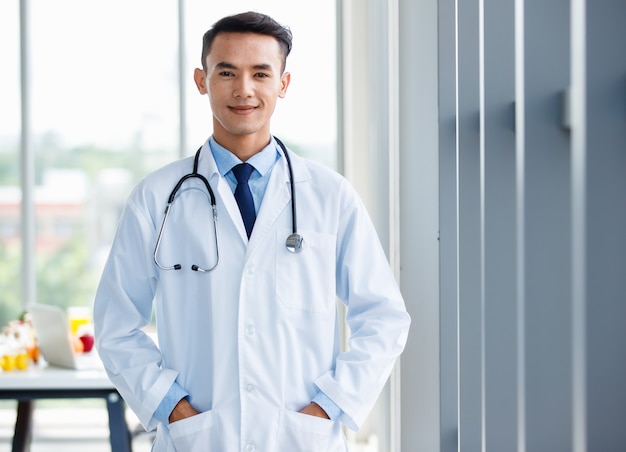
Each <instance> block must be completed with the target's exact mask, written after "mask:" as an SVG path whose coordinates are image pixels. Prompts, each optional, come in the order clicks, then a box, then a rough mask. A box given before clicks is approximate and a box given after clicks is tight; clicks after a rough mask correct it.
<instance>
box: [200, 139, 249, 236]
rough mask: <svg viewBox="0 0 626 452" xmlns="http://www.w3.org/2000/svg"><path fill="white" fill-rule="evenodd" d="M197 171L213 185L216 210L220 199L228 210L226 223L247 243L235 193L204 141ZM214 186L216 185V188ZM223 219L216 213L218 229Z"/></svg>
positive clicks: (222, 225) (222, 224)
mask: <svg viewBox="0 0 626 452" xmlns="http://www.w3.org/2000/svg"><path fill="white" fill-rule="evenodd" d="M198 171H199V172H200V174H206V175H207V177H208V179H209V183H210V184H211V187H213V190H215V192H216V193H215V194H216V196H217V197H218V198H219V199H218V200H217V203H218V210H219V203H220V201H221V202H222V203H223V205H224V207H225V209H226V212H228V216H229V217H230V218H229V220H230V225H228V227H231V226H232V227H234V228H235V229H236V230H237V232H238V233H239V237H240V238H241V240H242V242H243V243H247V242H248V235H247V234H246V228H245V226H244V224H243V219H242V218H241V212H240V211H239V206H238V205H237V201H236V200H235V195H234V194H233V192H232V190H231V188H230V185H228V182H227V181H226V180H225V179H224V178H223V177H221V176H220V174H219V171H218V169H217V164H216V163H215V159H214V158H213V154H212V153H211V148H210V147H209V144H208V142H205V143H204V145H203V146H202V151H201V153H200V162H199V164H198ZM215 187H217V190H216V188H215ZM224 220H225V219H223V218H222V217H220V216H219V215H218V220H217V227H218V229H219V228H220V227H226V225H225V224H224ZM218 233H219V231H218Z"/></svg>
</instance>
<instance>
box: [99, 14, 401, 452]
mask: <svg viewBox="0 0 626 452" xmlns="http://www.w3.org/2000/svg"><path fill="white" fill-rule="evenodd" d="M290 50H291V33H290V31H289V30H288V29H287V28H285V27H283V26H281V25H279V24H278V23H276V22H275V21H274V20H273V19H271V18H269V17H267V16H265V15H262V14H258V13H252V12H249V13H244V14H240V15H236V16H230V17H226V18H224V19H222V20H220V21H218V22H217V23H216V24H215V25H214V26H213V27H212V28H211V29H210V30H209V31H208V32H207V33H206V34H205V36H204V41H203V50H202V66H203V67H202V69H196V70H195V73H194V79H195V82H196V85H197V87H198V90H199V92H200V93H201V94H206V95H207V96H208V98H209V101H210V104H211V111H212V113H213V134H212V136H211V137H210V138H209V139H208V140H207V141H206V142H205V143H204V144H203V146H202V147H201V148H200V149H199V151H198V153H197V155H196V157H195V158H187V159H182V160H180V161H178V162H174V163H172V164H170V165H168V166H166V167H164V168H162V169H160V170H158V171H156V172H154V173H153V174H151V175H149V176H147V177H146V178H145V179H144V180H143V181H142V182H140V183H139V185H138V186H137V187H136V189H135V190H134V191H133V193H132V194H131V196H130V198H129V200H128V203H127V206H126V208H125V210H124V213H123V215H122V219H121V222H120V225H119V229H118V232H117V235H116V238H115V241H114V243H113V246H112V249H111V253H110V256H109V259H108V261H107V265H106V267H105V270H104V272H103V275H102V280H101V282H100V286H99V288H98V292H97V295H96V300H95V307H94V317H95V324H96V340H97V347H98V351H99V353H100V356H101V358H102V361H103V362H104V365H105V367H106V369H107V372H108V374H109V376H110V378H111V380H112V381H113V382H114V383H115V385H116V386H117V388H118V389H119V391H120V393H121V394H122V396H123V397H124V399H125V400H126V402H127V403H128V405H129V406H130V408H132V409H133V410H134V411H135V413H136V414H137V416H138V417H139V419H140V421H141V422H142V424H143V426H144V427H145V428H146V429H148V430H152V429H154V428H157V435H156V439H155V444H154V449H153V450H155V451H173V450H177V451H193V452H198V451H200V452H201V451H220V452H223V451H277V452H283V451H290V452H291V451H319V452H329V451H332V452H334V451H346V450H347V446H346V441H345V438H344V436H343V433H342V429H341V425H342V424H345V425H346V426H348V427H349V428H351V429H353V430H356V429H358V428H359V427H360V425H361V424H362V422H363V421H364V420H365V418H366V416H367V414H368V413H369V411H370V409H371V407H372V406H373V404H374V402H375V401H376V398H377V397H378V395H379V393H380V391H381V389H382V387H383V385H384V384H385V382H386V380H387V378H388V376H389V374H390V372H391V369H392V367H393V365H394V362H395V360H396V358H397V357H398V356H399V355H400V353H401V352H402V350H403V348H404V344H405V342H406V338H407V334H408V328H409V323H410V319H409V316H408V314H407V312H406V309H405V306H404V302H403V299H402V296H401V294H400V292H399V290H398V286H397V284H396V282H395V280H394V276H393V274H392V272H391V271H390V268H389V265H388V262H387V260H386V258H385V255H384V253H383V250H382V248H381V246H380V243H379V241H378V238H377V236H376V232H375V230H374V227H373V225H372V223H371V221H370V218H369V217H368V215H367V213H366V210H365V208H364V206H363V204H362V202H361V200H360V199H359V197H358V196H357V194H356V193H355V191H354V190H353V189H352V188H351V187H350V186H349V184H348V183H347V182H346V180H345V179H344V178H342V177H341V176H339V175H338V174H336V173H335V172H333V171H331V170H329V169H327V168H325V167H323V166H321V165H318V164H315V163H312V162H310V161H306V160H304V159H302V158H299V157H298V156H296V155H295V154H293V153H291V152H290V151H287V150H286V149H285V148H284V147H283V146H282V144H281V143H280V141H278V140H277V139H276V138H274V137H273V136H272V135H271V133H270V119H271V116H272V113H273V111H274V107H275V105H276V102H277V100H278V98H282V97H284V96H285V94H286V92H287V88H288V86H289V81H290V74H289V73H287V72H285V63H286V58H287V55H288V54H289V52H290ZM289 161H291V163H289ZM242 162H245V163H247V164H250V165H251V167H248V168H249V172H250V175H249V179H248V180H247V182H246V177H248V175H246V177H244V178H243V179H241V181H240V179H239V178H240V177H241V176H240V169H239V168H240V167H239V165H240V164H241V163H242ZM192 168H194V171H193V174H192V175H191V176H190V177H185V176H186V175H188V174H189V173H191V172H192ZM181 178H182V179H184V180H183V182H182V183H181V184H180V185H179V186H177V187H176V188H174V187H175V186H176V185H177V183H178V181H179V180H182V179H181ZM209 190H210V191H212V192H214V194H213V195H209V194H208V192H209ZM294 194H295V199H294V196H293V195H294ZM212 197H213V198H214V201H213V200H212V199H211V198H212ZM296 200H297V201H296ZM168 203H169V204H168ZM166 204H168V207H167V209H166V210H165V212H164V206H165V205H166ZM213 211H215V212H216V218H217V220H216V222H214V217H213ZM294 214H295V215H297V226H298V228H297V229H298V233H299V234H301V236H302V238H303V240H304V241H303V245H302V247H301V248H300V246H299V245H298V241H297V240H296V241H295V242H290V245H289V246H286V242H285V241H286V239H287V237H288V236H290V235H291V234H292V233H293V232H294V231H293V229H294V228H295V220H296V218H294ZM294 251H295V252H294ZM337 298H339V299H340V300H341V301H342V302H343V303H344V304H345V305H346V306H347V315H346V317H345V321H346V322H347V325H348V327H349V331H350V337H349V341H348V347H347V350H345V351H341V350H340V342H341V341H340V335H339V322H342V321H344V319H343V318H339V317H338V313H337V304H336V300H337ZM153 309H154V310H155V312H156V322H157V334H158V345H156V344H155V343H154V342H153V341H152V340H151V339H150V338H149V337H148V336H147V335H146V334H145V333H144V332H143V330H142V329H143V328H144V327H145V326H146V325H148V323H149V322H150V319H151V317H152V312H153Z"/></svg>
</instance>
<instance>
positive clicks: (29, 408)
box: [12, 400, 35, 452]
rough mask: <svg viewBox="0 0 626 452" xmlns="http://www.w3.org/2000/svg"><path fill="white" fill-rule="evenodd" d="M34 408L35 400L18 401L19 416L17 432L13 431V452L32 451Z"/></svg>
mask: <svg viewBox="0 0 626 452" xmlns="http://www.w3.org/2000/svg"><path fill="white" fill-rule="evenodd" d="M34 408H35V401H34V400H18V401H17V417H16V419H15V432H14V433H13V449H12V451H13V452H28V451H30V443H31V440H32V439H33V410H34Z"/></svg>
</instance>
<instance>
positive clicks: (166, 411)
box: [154, 381, 189, 424]
mask: <svg viewBox="0 0 626 452" xmlns="http://www.w3.org/2000/svg"><path fill="white" fill-rule="evenodd" d="M188 395H189V393H188V392H187V391H185V390H184V389H183V387H182V386H181V385H179V384H178V383H177V382H176V381H174V383H172V386H171V387H170V389H169V391H167V394H165V397H163V400H161V403H160V404H159V406H158V407H157V409H156V410H155V411H154V417H155V418H156V419H157V420H158V421H159V422H162V423H164V424H169V422H170V420H169V418H170V414H171V413H172V410H173V409H174V407H175V406H176V404H177V403H178V402H180V400H181V399H183V398H185V397H187V396H188Z"/></svg>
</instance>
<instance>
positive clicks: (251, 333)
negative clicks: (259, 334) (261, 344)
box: [246, 326, 256, 336]
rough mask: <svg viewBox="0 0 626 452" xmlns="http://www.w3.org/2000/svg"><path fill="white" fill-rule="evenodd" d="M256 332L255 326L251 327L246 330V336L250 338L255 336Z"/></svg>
mask: <svg viewBox="0 0 626 452" xmlns="http://www.w3.org/2000/svg"><path fill="white" fill-rule="evenodd" d="M255 332H256V330H255V329H254V327H253V326H249V327H247V328H246V334H247V335H248V336H254V333H255Z"/></svg>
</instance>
